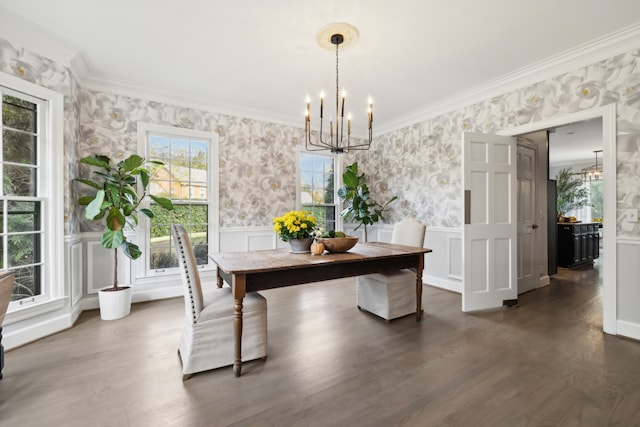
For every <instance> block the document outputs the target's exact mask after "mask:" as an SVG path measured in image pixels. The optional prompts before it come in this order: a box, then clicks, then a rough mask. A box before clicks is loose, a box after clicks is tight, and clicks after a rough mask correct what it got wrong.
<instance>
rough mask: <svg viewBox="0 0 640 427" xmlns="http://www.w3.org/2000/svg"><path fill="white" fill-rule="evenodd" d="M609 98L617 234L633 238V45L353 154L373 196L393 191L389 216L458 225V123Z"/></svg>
mask: <svg viewBox="0 0 640 427" xmlns="http://www.w3.org/2000/svg"><path fill="white" fill-rule="evenodd" d="M610 103H617V144H616V145H617V147H616V159H617V161H616V163H617V177H616V179H617V182H616V185H617V194H616V200H617V201H618V202H617V221H616V223H617V235H618V237H623V238H624V237H632V238H638V237H640V225H638V224H632V223H629V222H626V221H624V220H623V218H624V210H625V209H627V208H631V207H633V208H638V206H640V49H636V50H632V51H630V52H627V53H625V54H622V55H618V56H615V57H613V58H610V59H607V60H605V61H601V62H598V63H596V64H592V65H589V66H587V67H584V68H580V69H578V70H575V71H572V72H569V73H565V74H562V75H559V76H557V77H555V78H552V79H549V80H545V81H542V82H539V83H537V84H534V85H531V86H528V87H525V88H522V89H520V90H517V91H513V92H509V93H506V94H504V95H501V96H496V97H494V98H491V99H487V100H485V101H483V102H480V103H477V104H473V105H469V106H467V107H466V108H463V109H460V110H456V111H452V112H450V113H447V114H443V115H441V116H438V117H435V118H432V119H428V120H425V121H423V122H420V123H417V124H414V125H412V126H409V127H405V128H403V129H398V130H396V131H393V132H390V133H388V134H386V135H382V136H379V137H378V138H376V140H375V141H374V144H373V150H372V151H371V152H369V153H363V154H359V155H358V157H357V158H358V160H359V162H360V163H361V164H362V166H363V168H364V170H365V171H367V172H368V174H369V175H370V182H372V184H373V188H375V190H376V193H378V192H381V193H384V195H381V196H380V199H381V200H384V199H385V198H388V195H390V194H396V195H398V198H399V203H397V204H394V206H393V207H394V209H393V211H392V212H390V214H389V215H388V218H387V219H388V221H389V222H394V221H395V220H396V219H398V218H403V217H406V216H414V217H417V218H418V219H420V220H422V221H424V222H425V223H427V224H429V225H431V226H436V227H460V226H461V225H462V221H463V217H462V209H463V201H462V188H461V185H462V176H461V173H462V168H461V152H462V143H461V140H462V137H461V135H462V132H463V131H473V132H483V133H496V132H498V131H500V130H502V129H505V128H510V127H514V126H518V125H522V124H526V123H532V122H536V121H539V120H542V119H548V118H551V117H556V116H562V115H566V114H569V113H572V112H576V111H580V110H585V109H589V108H593V107H597V106H602V105H607V104H610Z"/></svg>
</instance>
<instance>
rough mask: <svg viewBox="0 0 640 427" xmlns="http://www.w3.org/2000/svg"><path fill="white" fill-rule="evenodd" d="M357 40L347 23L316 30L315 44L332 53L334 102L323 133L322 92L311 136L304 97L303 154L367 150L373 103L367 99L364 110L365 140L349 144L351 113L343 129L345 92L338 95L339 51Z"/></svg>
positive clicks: (309, 118)
mask: <svg viewBox="0 0 640 427" xmlns="http://www.w3.org/2000/svg"><path fill="white" fill-rule="evenodd" d="M357 39H358V30H357V29H356V27H354V26H353V25H350V24H345V23H337V24H330V25H327V26H326V27H324V28H323V29H321V30H320V32H319V33H318V36H317V40H318V44H319V45H320V46H321V47H323V48H325V49H333V46H335V50H336V99H335V115H334V116H333V117H335V122H334V121H333V118H331V119H330V120H329V132H328V134H329V135H327V132H326V131H325V130H324V128H323V127H324V121H325V119H324V96H325V94H324V91H322V92H320V131H319V132H314V135H312V134H311V98H309V95H307V99H306V103H307V108H306V110H305V119H304V132H305V147H306V149H307V151H320V150H330V151H331V152H332V153H348V152H349V151H352V150H368V149H369V147H370V145H371V137H372V123H373V101H372V100H371V97H369V99H368V101H367V103H368V109H367V120H368V123H367V129H368V134H369V135H368V140H365V141H364V142H362V140H358V142H355V143H352V141H351V113H348V114H347V126H346V131H345V126H344V124H345V123H344V104H345V99H346V97H347V93H346V91H345V90H344V88H343V89H342V93H340V72H339V67H338V65H339V49H340V45H343V46H344V47H346V46H350V45H353V44H354V43H355V42H356V41H357Z"/></svg>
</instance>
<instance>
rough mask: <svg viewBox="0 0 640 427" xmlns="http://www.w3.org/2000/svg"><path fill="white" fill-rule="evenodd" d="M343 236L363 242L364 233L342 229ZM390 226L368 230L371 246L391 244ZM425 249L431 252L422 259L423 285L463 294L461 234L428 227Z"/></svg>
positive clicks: (441, 228) (459, 231)
mask: <svg viewBox="0 0 640 427" xmlns="http://www.w3.org/2000/svg"><path fill="white" fill-rule="evenodd" d="M345 232H347V234H350V235H352V236H358V237H360V239H361V240H362V239H364V230H362V228H360V229H358V230H357V231H354V230H353V227H349V226H348V225H345ZM392 234H393V225H390V224H376V225H373V226H369V228H368V232H367V235H368V238H369V241H370V242H390V241H391V235H392ZM424 246H425V247H426V248H429V249H432V250H433V252H431V253H428V254H426V255H425V256H424V272H423V273H422V281H423V282H424V283H426V284H428V285H431V286H436V287H438V288H442V289H446V290H448V291H452V292H457V293H462V270H463V268H462V267H463V265H462V230H461V229H459V228H446V227H429V226H427V233H426V237H425V243H424Z"/></svg>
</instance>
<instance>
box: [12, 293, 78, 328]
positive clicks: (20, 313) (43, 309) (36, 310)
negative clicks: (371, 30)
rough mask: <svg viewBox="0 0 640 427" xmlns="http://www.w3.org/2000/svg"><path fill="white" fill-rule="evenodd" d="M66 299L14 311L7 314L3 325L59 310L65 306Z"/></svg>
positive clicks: (39, 303) (35, 304) (36, 304)
mask: <svg viewBox="0 0 640 427" xmlns="http://www.w3.org/2000/svg"><path fill="white" fill-rule="evenodd" d="M67 299H68V298H66V297H62V298H57V299H54V300H48V301H43V302H36V303H33V304H32V305H31V304H29V305H27V306H24V307H20V308H18V309H16V310H15V311H11V312H9V313H7V317H6V318H5V319H4V325H5V326H6V325H10V324H12V323H17V322H21V321H23V320H27V319H31V318H34V317H37V316H41V315H43V314H45V313H49V312H51V311H55V310H60V309H62V308H64V307H65V306H66V305H67Z"/></svg>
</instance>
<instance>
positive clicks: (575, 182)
mask: <svg viewBox="0 0 640 427" xmlns="http://www.w3.org/2000/svg"><path fill="white" fill-rule="evenodd" d="M556 192H557V198H556V209H557V211H558V214H559V215H561V214H566V213H567V212H569V211H572V210H576V209H580V208H582V207H584V206H586V205H588V204H589V190H588V189H587V188H585V186H584V185H583V182H582V180H581V179H580V178H578V177H577V176H576V175H574V174H573V173H572V170H571V168H568V169H561V170H560V171H558V174H557V175H556Z"/></svg>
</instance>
